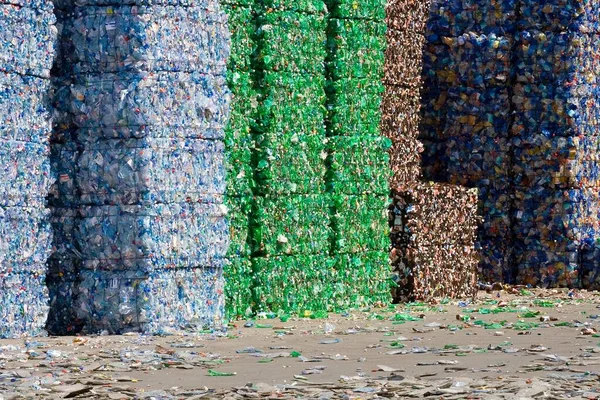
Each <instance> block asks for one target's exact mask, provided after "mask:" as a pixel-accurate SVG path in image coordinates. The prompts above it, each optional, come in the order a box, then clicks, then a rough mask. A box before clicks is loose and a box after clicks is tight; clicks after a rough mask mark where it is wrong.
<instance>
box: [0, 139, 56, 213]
mask: <svg viewBox="0 0 600 400" xmlns="http://www.w3.org/2000/svg"><path fill="white" fill-rule="evenodd" d="M0 166H1V167H0V207H19V206H21V207H22V206H27V207H43V206H44V205H45V204H46V200H45V198H46V194H47V193H48V191H49V190H50V185H51V184H52V177H51V174H50V159H49V151H48V145H47V144H39V143H34V142H21V141H14V140H2V139H0Z"/></svg>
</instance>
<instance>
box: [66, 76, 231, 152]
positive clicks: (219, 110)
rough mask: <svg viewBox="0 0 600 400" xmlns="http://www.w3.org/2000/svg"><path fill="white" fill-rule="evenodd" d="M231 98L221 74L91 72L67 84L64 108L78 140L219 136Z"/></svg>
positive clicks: (219, 137) (220, 135) (217, 137)
mask: <svg viewBox="0 0 600 400" xmlns="http://www.w3.org/2000/svg"><path fill="white" fill-rule="evenodd" d="M230 101H231V94H230V92H229V89H228V88H227V84H226V82H225V78H224V77H222V76H214V75H206V74H199V73H141V72H140V73H122V74H102V75H91V74H90V75H81V76H80V77H79V78H78V79H77V80H76V82H75V83H74V85H73V86H72V87H71V99H70V107H69V110H70V112H71V113H72V114H73V116H74V123H75V126H76V127H77V128H78V129H79V131H78V140H79V141H81V142H84V141H95V140H97V139H129V138H138V137H144V136H152V137H156V138H158V137H166V138H170V137H185V138H206V139H222V138H223V128H224V127H225V125H226V122H227V118H228V114H229V104H230Z"/></svg>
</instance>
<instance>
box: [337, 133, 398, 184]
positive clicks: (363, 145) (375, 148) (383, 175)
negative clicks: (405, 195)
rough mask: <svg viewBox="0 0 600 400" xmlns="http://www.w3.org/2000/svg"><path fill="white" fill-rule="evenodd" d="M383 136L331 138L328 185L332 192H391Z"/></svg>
mask: <svg viewBox="0 0 600 400" xmlns="http://www.w3.org/2000/svg"><path fill="white" fill-rule="evenodd" d="M390 146H391V141H390V140H389V139H388V138H385V137H380V136H375V137H373V136H357V137H354V136H340V137H332V138H330V139H329V141H328V143H327V147H328V153H329V157H328V160H327V166H328V168H327V186H328V189H329V191H330V192H332V193H346V194H367V193H377V194H384V193H388V192H389V186H388V181H389V179H390V175H391V174H390V169H389V161H390V156H389V154H388V149H389V148H390Z"/></svg>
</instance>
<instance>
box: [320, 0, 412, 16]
mask: <svg viewBox="0 0 600 400" xmlns="http://www.w3.org/2000/svg"><path fill="white" fill-rule="evenodd" d="M417 1H418V0H417ZM326 3H327V7H328V8H329V12H330V15H331V17H333V18H344V19H371V20H376V21H383V20H384V19H385V5H386V3H387V1H386V0H326Z"/></svg>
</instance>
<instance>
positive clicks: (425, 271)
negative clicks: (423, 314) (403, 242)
mask: <svg viewBox="0 0 600 400" xmlns="http://www.w3.org/2000/svg"><path fill="white" fill-rule="evenodd" d="M396 257H398V261H397V263H396V265H395V273H396V274H397V275H398V278H397V279H398V282H397V286H398V288H397V289H396V290H395V298H396V299H397V300H398V301H408V300H421V301H431V300H433V299H440V298H453V299H460V298H467V299H474V298H475V296H476V295H477V262H478V256H477V252H476V251H475V250H474V248H473V246H465V245H461V244H456V245H454V244H447V245H440V246H425V247H417V248H412V247H409V248H406V249H403V250H401V254H399V255H396Z"/></svg>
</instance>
